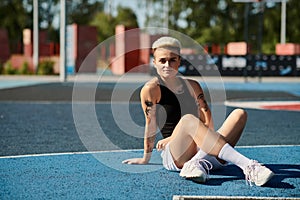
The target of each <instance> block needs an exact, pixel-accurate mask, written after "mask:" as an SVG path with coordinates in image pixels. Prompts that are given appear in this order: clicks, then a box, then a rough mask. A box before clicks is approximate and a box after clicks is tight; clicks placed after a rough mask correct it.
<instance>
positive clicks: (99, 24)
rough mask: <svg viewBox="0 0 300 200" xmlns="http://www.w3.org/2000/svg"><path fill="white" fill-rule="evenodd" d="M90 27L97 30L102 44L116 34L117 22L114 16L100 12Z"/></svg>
mask: <svg viewBox="0 0 300 200" xmlns="http://www.w3.org/2000/svg"><path fill="white" fill-rule="evenodd" d="M90 25H92V26H95V27H96V28H97V30H98V41H99V42H102V41H104V40H105V39H107V38H109V37H111V36H113V35H114V34H115V25H116V21H115V19H114V17H113V16H111V15H109V14H106V13H104V12H98V13H97V14H96V15H95V17H94V19H93V20H92V21H91V22H90Z"/></svg>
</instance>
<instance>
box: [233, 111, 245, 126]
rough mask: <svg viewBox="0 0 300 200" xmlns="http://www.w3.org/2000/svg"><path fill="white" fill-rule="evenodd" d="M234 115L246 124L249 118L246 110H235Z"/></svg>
mask: <svg viewBox="0 0 300 200" xmlns="http://www.w3.org/2000/svg"><path fill="white" fill-rule="evenodd" d="M233 114H234V115H235V116H236V118H237V119H238V120H239V121H241V122H244V123H245V122H246V121H247V118H248V114H247V112H246V111H245V110H244V109H241V108H237V109H234V111H233Z"/></svg>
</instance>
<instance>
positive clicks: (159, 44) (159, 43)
mask: <svg viewBox="0 0 300 200" xmlns="http://www.w3.org/2000/svg"><path fill="white" fill-rule="evenodd" d="M163 47H166V48H174V49H176V50H178V53H179V54H180V49H181V43H180V42H179V40H177V39H176V38H173V37H167V36H165V37H161V38H159V39H157V40H156V41H155V42H153V44H152V50H153V52H154V51H155V50H156V49H157V48H163Z"/></svg>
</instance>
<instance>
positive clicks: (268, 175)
mask: <svg viewBox="0 0 300 200" xmlns="http://www.w3.org/2000/svg"><path fill="white" fill-rule="evenodd" d="M274 175H275V174H274V173H273V172H272V171H271V170H269V171H268V173H267V174H266V175H265V176H264V177H263V180H264V181H263V182H259V183H255V185H256V186H263V185H264V184H266V183H267V182H268V181H269V180H270V179H271V178H272V177H273V176H274Z"/></svg>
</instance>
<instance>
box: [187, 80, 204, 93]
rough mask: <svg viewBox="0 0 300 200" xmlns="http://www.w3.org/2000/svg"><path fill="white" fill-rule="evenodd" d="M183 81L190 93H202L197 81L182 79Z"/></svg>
mask: <svg viewBox="0 0 300 200" xmlns="http://www.w3.org/2000/svg"><path fill="white" fill-rule="evenodd" d="M184 80H185V82H186V85H187V86H188V88H189V90H190V92H196V93H198V92H200V91H202V88H201V86H200V84H199V82H198V81H196V80H193V79H189V78H184Z"/></svg>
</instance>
